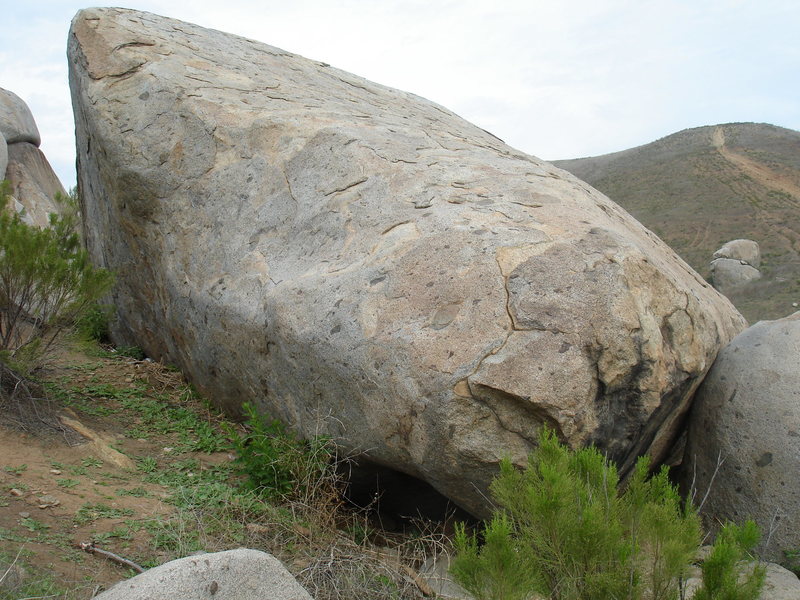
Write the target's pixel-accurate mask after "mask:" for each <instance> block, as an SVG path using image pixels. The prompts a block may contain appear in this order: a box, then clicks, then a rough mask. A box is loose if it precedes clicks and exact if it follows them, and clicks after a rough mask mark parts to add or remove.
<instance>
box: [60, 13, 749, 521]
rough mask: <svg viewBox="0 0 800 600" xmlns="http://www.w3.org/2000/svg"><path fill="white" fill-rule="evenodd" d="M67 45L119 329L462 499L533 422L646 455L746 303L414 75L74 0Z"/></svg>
mask: <svg viewBox="0 0 800 600" xmlns="http://www.w3.org/2000/svg"><path fill="white" fill-rule="evenodd" d="M69 58H70V83H71V88H72V94H73V105H74V108H75V116H76V128H77V144H78V161H79V186H80V190H81V194H82V197H83V200H84V207H83V209H84V216H85V219H86V224H87V231H86V239H87V242H88V244H89V247H90V251H91V253H92V255H93V257H94V259H95V260H96V261H97V262H99V263H101V264H102V265H103V266H105V267H108V268H110V269H113V270H114V271H116V272H117V274H118V286H117V289H116V293H115V298H114V301H115V304H116V305H117V307H118V309H119V312H120V315H121V318H120V320H119V322H118V324H117V328H116V332H115V335H116V337H117V340H118V341H120V342H122V343H127V344H138V345H140V346H142V347H143V348H144V349H145V351H146V352H147V353H148V354H150V355H151V356H154V357H159V358H164V359H165V360H167V361H169V362H172V363H175V364H176V365H178V366H179V367H180V368H182V369H183V370H184V372H185V373H187V375H188V376H189V377H190V378H191V380H192V381H193V382H194V383H195V384H196V385H197V386H198V387H199V389H200V390H201V391H202V392H203V393H205V394H206V395H208V396H209V397H210V398H212V399H213V400H214V402H216V403H217V404H219V405H222V406H225V407H228V408H230V409H233V410H235V409H236V408H237V407H238V406H239V405H240V404H241V402H242V401H245V400H249V401H252V402H254V403H255V404H256V405H257V406H259V407H260V408H261V409H262V410H263V411H265V412H268V413H270V414H272V415H274V416H278V417H280V418H281V419H282V420H283V421H285V422H288V423H291V424H292V425H293V426H294V427H295V428H297V429H298V430H300V431H301V432H303V433H304V434H306V435H310V434H314V433H325V434H328V435H331V436H333V437H334V438H336V439H337V440H338V441H339V442H340V443H341V444H342V445H343V446H344V447H345V448H347V449H350V450H361V451H364V452H366V453H367V454H368V456H369V457H370V458H371V459H372V460H373V461H375V462H377V463H379V464H382V465H386V466H389V467H392V468H395V469H398V470H401V471H404V472H406V473H409V474H411V475H414V476H417V477H420V478H422V479H424V480H426V481H428V482H430V483H431V484H432V485H433V486H434V487H436V488H437V489H438V490H439V491H440V492H442V493H444V494H445V495H447V496H448V497H450V498H452V499H454V500H456V501H457V502H458V503H459V504H461V505H462V506H463V507H465V508H467V509H468V510H471V511H473V512H474V513H477V514H485V512H486V500H485V498H484V497H483V496H482V492H483V491H485V489H486V486H487V484H488V482H489V481H490V479H491V478H492V476H493V475H494V474H495V473H496V466H497V462H498V461H499V460H500V459H501V457H503V456H506V455H510V456H511V457H513V458H514V459H515V460H517V461H522V460H524V457H525V455H526V454H527V452H528V451H529V450H530V449H531V448H532V445H533V444H534V443H535V440H536V439H537V433H538V430H539V428H540V427H541V426H542V424H548V425H550V426H552V427H554V428H556V429H557V430H558V432H559V433H560V435H561V436H562V438H563V439H564V440H565V441H566V442H568V443H569V444H570V445H572V446H573V447H575V446H579V445H582V444H587V443H590V442H595V443H597V444H598V445H599V446H601V447H602V448H603V449H605V450H606V451H608V452H609V453H610V455H611V456H612V457H613V458H615V459H617V460H618V461H620V463H621V464H622V468H623V471H625V470H627V469H628V468H629V467H630V466H631V465H632V463H633V461H634V460H635V457H636V456H637V455H638V454H641V453H643V452H650V453H651V454H652V455H653V457H654V458H655V460H656V461H658V460H660V459H662V458H664V457H665V455H666V454H667V452H668V451H669V450H670V447H671V445H672V443H673V440H674V438H675V437H676V435H677V433H678V430H679V427H680V422H681V417H682V416H683V415H684V414H685V411H686V409H687V408H688V403H689V400H690V398H691V395H692V393H693V392H694V389H695V387H696V386H697V384H698V383H699V381H700V379H701V378H702V376H703V375H704V373H705V371H706V370H707V369H708V367H709V366H710V365H711V362H712V361H713V359H714V357H715V355H716V353H717V350H718V348H719V347H720V346H721V345H722V344H724V343H726V342H727V341H728V340H729V339H730V338H731V337H732V336H733V335H735V333H736V332H738V331H739V330H740V329H741V328H742V327H743V325H744V322H743V319H742V318H741V316H740V315H739V314H738V313H737V312H736V310H735V309H734V308H733V307H732V306H731V305H730V303H729V302H728V301H727V300H725V299H724V298H723V297H721V296H720V295H719V294H718V293H717V292H715V291H714V290H713V289H711V287H710V286H708V285H707V284H706V283H705V282H704V281H702V279H700V278H699V277H698V276H697V275H696V274H695V273H694V272H693V271H692V270H691V269H690V268H689V267H688V266H687V265H686V264H685V263H683V262H682V261H681V260H680V259H678V258H677V256H676V255H675V254H674V253H673V252H672V251H671V250H669V248H667V247H666V246H665V245H664V244H663V243H662V242H660V240H658V239H657V238H656V237H655V236H654V235H653V234H651V233H650V232H649V231H647V230H645V229H644V228H643V227H642V226H641V225H640V224H639V223H637V222H636V221H635V220H634V219H632V218H631V217H630V216H629V215H628V214H627V213H626V212H624V211H623V210H621V209H620V208H619V207H617V206H616V205H615V204H613V203H612V202H611V201H610V200H608V198H606V197H605V196H603V195H602V194H600V193H598V192H597V191H595V190H593V189H591V188H590V187H589V186H587V185H586V184H584V183H583V182H581V181H579V180H577V179H575V178H574V177H572V176H571V175H569V174H567V173H566V172H564V171H561V170H560V169H557V168H555V167H553V166H551V165H549V164H547V163H543V162H542V161H540V160H538V159H536V158H534V157H531V156H528V155H525V154H522V153H520V152H518V151H516V150H514V149H512V148H510V147H509V146H507V145H505V144H504V143H503V142H502V141H500V140H499V139H497V138H495V137H494V136H492V135H491V134H488V133H487V132H485V131H483V130H481V129H479V128H477V127H475V126H473V125H471V124H470V123H467V122H465V121H464V120H462V119H460V118H459V117H458V116H456V115H454V114H453V113H451V112H449V111H447V110H445V109H444V108H442V107H440V106H438V105H435V104H433V103H431V102H428V101H426V100H424V99H421V98H419V97H418V96H414V95H412V94H408V93H404V92H400V91H397V90H393V89H389V88H385V87H382V86H380V85H377V84H374V83H371V82H369V81H366V80H364V79H361V78H359V77H356V76H354V75H350V74H348V73H345V72H343V71H339V70H337V69H334V68H331V67H330V66H328V65H327V64H324V63H319V62H315V61H311V60H307V59H304V58H302V57H299V56H296V55H293V54H290V53H288V52H285V51H283V50H279V49H277V48H274V47H271V46H267V45H264V44H260V43H257V42H254V41H251V40H247V39H243V38H240V37H236V36H233V35H229V34H224V33H220V32H217V31H212V30H207V29H203V28H201V27H197V26H194V25H190V24H187V23H182V22H179V21H175V20H171V19H167V18H163V17H159V16H155V15H152V14H148V13H142V12H136V11H129V10H122V9H88V10H84V11H81V12H80V13H78V15H77V16H76V17H75V19H74V21H73V24H72V29H71V33H70V41H69Z"/></svg>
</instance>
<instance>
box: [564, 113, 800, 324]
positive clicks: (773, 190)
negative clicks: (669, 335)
mask: <svg viewBox="0 0 800 600" xmlns="http://www.w3.org/2000/svg"><path fill="white" fill-rule="evenodd" d="M553 164H555V165H557V166H559V167H561V168H562V169H566V170H567V171H570V172H571V173H573V174H574V175H576V176H577V177H579V178H581V179H583V180H584V181H586V182H587V183H589V184H591V185H592V186H594V187H596V188H597V189H599V190H600V191H602V192H603V193H604V194H606V195H607V196H609V197H610V198H611V199H612V200H614V201H615V202H617V203H618V204H620V205H621V206H623V207H624V208H625V209H626V210H628V211H629V212H630V213H631V214H633V216H634V217H636V218H637V219H638V220H639V221H641V222H642V223H643V224H644V225H645V226H647V227H648V228H650V229H651V230H653V231H654V232H655V233H656V234H658V235H659V236H660V237H661V238H662V239H663V240H664V241H665V242H667V243H668V244H669V245H670V246H671V247H672V248H674V249H675V250H676V251H677V252H678V254H680V256H681V257H682V258H683V259H684V260H686V262H688V263H689V264H690V265H692V267H694V269H696V270H697V271H698V272H699V273H700V274H701V275H703V276H704V277H708V275H709V262H710V260H711V255H712V254H713V253H714V251H715V250H716V249H717V248H719V247H720V246H721V245H722V244H723V243H724V242H726V241H728V240H732V239H736V238H749V239H753V240H755V241H757V242H758V243H759V244H760V245H761V255H762V263H761V270H762V273H763V277H762V279H761V280H760V281H758V282H755V283H753V284H750V286H749V287H748V288H747V289H746V290H743V291H742V292H740V293H738V294H736V295H734V296H732V297H731V300H732V301H733V303H734V304H735V305H736V307H737V308H738V309H739V310H740V311H741V312H742V314H744V316H745V317H746V318H747V319H748V320H749V321H750V322H755V321H757V320H761V319H774V318H779V317H783V316H786V315H787V314H790V313H791V312H793V311H794V310H797V309H796V308H795V307H793V306H792V303H793V302H799V301H800V132H797V131H793V130H791V129H784V128H781V127H775V126H773V125H767V124H762V123H730V124H725V125H715V126H707V127H697V128H694V129H687V130H684V131H680V132H678V133H675V134H673V135H669V136H667V137H665V138H662V139H660V140H658V141H655V142H653V143H650V144H646V145H644V146H639V147H637V148H631V149H629V150H624V151H622V152H615V153H613V154H606V155H603V156H597V157H591V158H579V159H573V160H559V161H554V162H553Z"/></svg>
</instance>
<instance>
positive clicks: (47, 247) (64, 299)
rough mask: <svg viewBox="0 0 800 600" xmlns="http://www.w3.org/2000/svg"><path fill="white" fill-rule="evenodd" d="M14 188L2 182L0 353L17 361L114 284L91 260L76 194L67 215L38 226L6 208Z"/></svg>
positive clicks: (40, 348) (37, 350)
mask: <svg viewBox="0 0 800 600" xmlns="http://www.w3.org/2000/svg"><path fill="white" fill-rule="evenodd" d="M8 199H9V192H8V185H7V183H6V182H3V184H2V185H1V186H0V353H2V354H3V355H5V356H6V358H7V359H13V360H14V362H16V363H17V364H20V363H23V362H30V361H32V360H34V359H35V358H36V357H37V356H39V355H40V354H41V353H43V352H44V351H45V350H46V349H47V347H48V346H49V345H50V344H51V343H52V341H53V340H54V339H55V338H56V336H57V335H58V333H59V332H60V331H61V330H62V329H63V328H64V327H67V326H70V325H72V324H73V323H74V322H75V321H76V319H78V318H79V317H80V315H81V314H83V313H84V312H85V311H86V309H87V308H88V307H89V306H91V305H92V303H94V302H95V301H96V300H97V299H98V298H100V297H101V296H102V295H104V294H105V293H106V292H107V291H108V290H109V289H110V288H111V285H112V284H113V279H114V278H113V276H112V274H111V273H109V272H108V271H106V270H105V269H98V268H95V267H93V266H92V265H91V263H90V262H89V256H88V253H87V252H86V250H85V249H84V248H83V247H82V246H81V241H80V238H79V237H78V234H77V232H76V228H77V224H78V218H79V216H78V212H77V202H76V199H75V197H74V195H71V196H69V197H63V196H61V197H60V198H57V199H58V200H60V201H61V202H63V203H65V209H64V211H63V214H62V215H55V214H51V215H50V226H49V227H46V228H43V229H39V228H37V227H33V226H30V225H28V224H26V223H25V222H23V221H22V219H21V218H20V216H19V215H18V214H17V213H16V212H15V211H13V210H5V207H6V204H7V203H8Z"/></svg>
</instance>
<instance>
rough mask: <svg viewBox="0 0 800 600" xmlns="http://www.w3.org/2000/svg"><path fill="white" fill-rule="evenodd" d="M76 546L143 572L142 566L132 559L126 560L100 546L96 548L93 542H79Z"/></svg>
mask: <svg viewBox="0 0 800 600" xmlns="http://www.w3.org/2000/svg"><path fill="white" fill-rule="evenodd" d="M78 547H79V548H80V549H81V550H83V551H84V552H88V553H89V554H99V555H100V556H104V557H105V558H107V559H108V560H110V561H111V562H115V563H117V564H119V565H123V566H125V567H130V568H131V569H133V570H134V571H136V572H137V573H144V568H142V567H140V566H139V565H137V564H136V563H135V562H133V561H132V560H128V559H127V558H122V557H121V556H120V555H118V554H114V553H113V552H109V551H108V550H103V549H102V548H98V547H97V546H95V545H94V542H81V543H80V544H78Z"/></svg>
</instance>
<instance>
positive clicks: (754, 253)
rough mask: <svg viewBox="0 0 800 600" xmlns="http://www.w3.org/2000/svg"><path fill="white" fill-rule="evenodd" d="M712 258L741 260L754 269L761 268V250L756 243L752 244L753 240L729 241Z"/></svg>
mask: <svg viewBox="0 0 800 600" xmlns="http://www.w3.org/2000/svg"><path fill="white" fill-rule="evenodd" d="M714 258H733V259H735V260H743V261H744V262H746V263H747V264H748V265H750V266H751V267H753V268H755V269H758V268H759V266H761V250H760V248H759V246H758V242H754V241H753V240H745V239H739V240H731V241H730V242H727V243H725V244H724V245H723V246H722V247H721V248H720V249H719V250H717V251H716V252H714Z"/></svg>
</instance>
